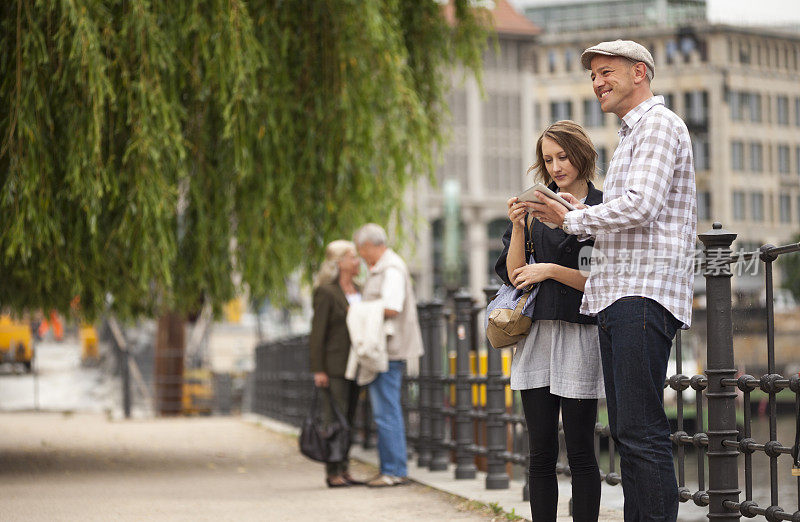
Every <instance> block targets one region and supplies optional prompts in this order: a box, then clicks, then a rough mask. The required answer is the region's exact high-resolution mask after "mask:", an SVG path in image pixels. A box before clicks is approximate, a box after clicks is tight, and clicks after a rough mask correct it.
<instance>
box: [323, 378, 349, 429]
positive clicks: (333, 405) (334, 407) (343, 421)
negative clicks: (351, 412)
mask: <svg viewBox="0 0 800 522" xmlns="http://www.w3.org/2000/svg"><path fill="white" fill-rule="evenodd" d="M323 389H324V390H325V393H326V394H327V395H328V402H329V403H330V405H331V409H332V410H333V414H334V415H336V419H337V420H338V421H339V424H341V425H342V426H348V427H349V426H350V423H349V422H347V418H346V417H345V416H344V415H342V412H341V411H339V407H338V406H337V405H336V401H335V400H333V394H332V393H331V388H330V386H326V387H325V388H323Z"/></svg>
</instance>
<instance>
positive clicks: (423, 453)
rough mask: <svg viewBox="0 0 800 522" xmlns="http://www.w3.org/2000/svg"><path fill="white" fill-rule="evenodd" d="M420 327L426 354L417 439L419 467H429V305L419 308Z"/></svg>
mask: <svg viewBox="0 0 800 522" xmlns="http://www.w3.org/2000/svg"><path fill="white" fill-rule="evenodd" d="M417 311H418V314H419V325H420V329H421V330H422V343H423V345H424V347H425V353H424V354H423V355H422V357H420V358H419V379H418V380H417V383H418V389H419V395H418V396H419V437H417V466H419V467H428V466H429V465H430V462H431V398H430V382H429V381H430V357H429V355H428V354H429V353H430V351H431V344H432V343H431V339H430V333H431V321H430V314H429V305H428V304H427V303H424V304H420V305H419V306H417Z"/></svg>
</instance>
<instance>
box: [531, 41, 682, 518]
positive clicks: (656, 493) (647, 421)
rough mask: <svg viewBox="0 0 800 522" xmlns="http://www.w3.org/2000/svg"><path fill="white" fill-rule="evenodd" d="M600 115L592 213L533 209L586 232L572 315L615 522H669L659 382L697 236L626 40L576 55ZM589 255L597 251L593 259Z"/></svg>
mask: <svg viewBox="0 0 800 522" xmlns="http://www.w3.org/2000/svg"><path fill="white" fill-rule="evenodd" d="M581 63H582V64H583V66H584V68H586V69H588V70H590V71H591V78H592V86H593V88H594V93H595V95H596V96H597V99H598V100H599V101H600V107H601V109H602V110H603V112H611V113H614V114H616V115H617V116H619V118H620V119H621V120H622V125H621V128H620V130H619V135H620V142H619V145H618V146H617V149H616V151H615V152H614V156H613V158H612V159H611V164H610V165H609V168H608V173H607V175H606V179H605V182H604V184H603V203H602V204H600V205H595V206H593V207H585V206H583V205H579V201H577V200H576V199H574V198H569V197H568V196H565V197H566V199H570V202H571V203H572V204H573V205H575V206H576V208H579V209H578V210H574V211H571V212H567V211H566V209H565V208H564V207H563V206H561V205H560V204H557V203H553V202H552V201H548V199H547V198H545V197H541V198H540V199H541V200H542V201H546V202H547V203H546V204H540V205H536V206H535V210H534V211H533V214H534V215H535V216H536V217H538V218H539V219H541V220H542V221H546V222H552V223H557V224H560V225H561V226H562V227H563V229H564V230H565V231H566V232H567V233H570V234H577V235H580V236H595V238H596V240H595V246H594V248H595V255H594V258H595V259H598V258H599V259H601V260H602V261H603V263H602V264H601V265H600V266H599V267H597V266H593V267H592V272H591V275H590V276H589V279H588V281H587V282H586V289H585V292H584V296H583V302H582V304H581V313H584V314H591V315H597V318H598V326H599V328H598V331H599V335H600V351H601V356H602V361H603V375H604V377H605V386H606V400H607V402H608V419H609V426H610V429H611V435H612V437H613V438H614V440H615V442H616V443H617V444H618V448H619V454H620V459H621V471H622V488H623V491H624V494H625V520H626V521H628V522H630V521H638V520H669V521H671V520H675V519H676V518H677V515H678V487H677V483H676V481H675V470H674V467H673V463H672V444H671V442H670V439H669V434H670V429H669V423H668V421H667V417H666V415H665V413H664V394H663V387H664V379H665V377H666V372H667V361H668V359H669V353H670V349H671V347H672V341H673V338H674V337H675V333H676V331H677V329H678V328H688V327H689V325H690V322H691V317H692V285H693V279H694V278H693V273H692V263H691V262H690V260H691V259H692V254H693V251H694V243H695V232H696V229H697V211H696V199H695V197H696V196H695V179H694V166H693V160H692V145H691V141H690V139H689V132H688V130H687V129H686V125H685V124H684V123H683V121H682V120H681V119H680V118H679V117H678V116H676V115H675V114H674V113H673V112H672V111H670V110H669V109H667V108H666V107H665V106H664V98H663V97H662V96H654V95H653V92H652V90H651V88H650V81H651V80H652V79H653V77H654V76H655V64H654V62H653V57H652V55H651V54H650V52H649V51H648V50H647V49H646V48H644V47H643V46H641V45H639V44H638V43H636V42H632V41H626V40H616V41H614V42H602V43H599V44H597V45H595V46H593V47H589V48H588V49H586V50H585V51H584V52H583V54H582V55H581ZM598 251H599V253H600V254H597V252H598Z"/></svg>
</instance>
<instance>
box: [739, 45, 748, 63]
mask: <svg viewBox="0 0 800 522" xmlns="http://www.w3.org/2000/svg"><path fill="white" fill-rule="evenodd" d="M739 62H740V63H750V44H749V43H747V42H742V43H739Z"/></svg>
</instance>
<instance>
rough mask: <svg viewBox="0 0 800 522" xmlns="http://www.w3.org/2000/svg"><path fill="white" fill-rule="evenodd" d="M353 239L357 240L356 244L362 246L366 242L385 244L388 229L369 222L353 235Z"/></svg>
mask: <svg viewBox="0 0 800 522" xmlns="http://www.w3.org/2000/svg"><path fill="white" fill-rule="evenodd" d="M353 241H355V243H356V246H361V245H363V244H364V243H369V244H370V245H376V246H378V245H385V244H386V231H385V230H384V229H383V227H382V226H380V225H377V224H375V223H367V224H366V225H364V226H362V227H361V228H359V229H358V230H357V231H356V233H355V234H354V235H353Z"/></svg>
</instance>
